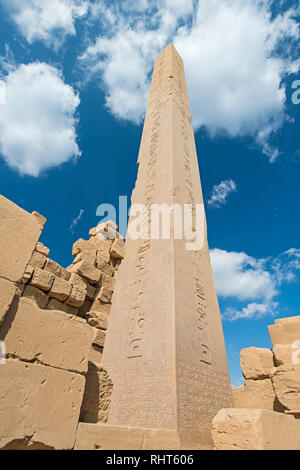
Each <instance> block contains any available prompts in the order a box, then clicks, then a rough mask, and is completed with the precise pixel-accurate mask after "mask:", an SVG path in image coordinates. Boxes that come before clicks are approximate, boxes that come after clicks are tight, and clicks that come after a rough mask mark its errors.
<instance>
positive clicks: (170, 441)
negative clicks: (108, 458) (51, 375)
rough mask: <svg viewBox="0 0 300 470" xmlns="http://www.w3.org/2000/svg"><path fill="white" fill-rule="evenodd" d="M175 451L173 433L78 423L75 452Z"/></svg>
mask: <svg viewBox="0 0 300 470" xmlns="http://www.w3.org/2000/svg"><path fill="white" fill-rule="evenodd" d="M161 449H164V450H177V449H180V440H179V436H178V434H177V433H176V432H175V431H164V430H157V429H143V428H133V427H129V426H128V427H126V426H110V425H109V424H88V423H79V426H78V431H77V437H76V444H75V450H161Z"/></svg>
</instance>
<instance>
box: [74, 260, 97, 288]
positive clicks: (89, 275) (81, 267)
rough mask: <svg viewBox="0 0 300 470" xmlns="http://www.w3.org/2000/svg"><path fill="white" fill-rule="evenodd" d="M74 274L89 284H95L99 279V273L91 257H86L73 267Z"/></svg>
mask: <svg viewBox="0 0 300 470" xmlns="http://www.w3.org/2000/svg"><path fill="white" fill-rule="evenodd" d="M73 272H75V273H76V274H79V275H80V276H83V277H84V278H85V279H87V280H88V281H89V282H90V283H91V284H97V283H98V282H99V281H100V279H101V271H100V270H99V269H97V268H96V266H95V258H94V257H93V256H91V255H86V256H85V258H84V259H83V260H81V261H80V262H79V263H77V264H76V265H75V266H74V270H73Z"/></svg>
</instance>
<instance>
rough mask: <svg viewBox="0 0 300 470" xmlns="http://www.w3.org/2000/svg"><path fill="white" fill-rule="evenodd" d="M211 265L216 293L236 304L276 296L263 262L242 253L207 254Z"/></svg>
mask: <svg viewBox="0 0 300 470" xmlns="http://www.w3.org/2000/svg"><path fill="white" fill-rule="evenodd" d="M210 254H211V262H212V267H213V272H214V280H215V284H216V289H217V292H218V294H219V295H220V296H222V297H235V298H237V299H238V300H241V301H243V300H253V299H265V300H271V299H273V298H274V296H275V295H276V294H277V288H276V282H275V280H274V279H273V278H272V276H271V274H270V273H269V272H268V271H267V270H265V269H264V260H256V259H255V258H253V257H252V256H248V255H247V254H246V253H236V252H228V251H225V250H219V249H217V248H216V249H214V250H211V252H210Z"/></svg>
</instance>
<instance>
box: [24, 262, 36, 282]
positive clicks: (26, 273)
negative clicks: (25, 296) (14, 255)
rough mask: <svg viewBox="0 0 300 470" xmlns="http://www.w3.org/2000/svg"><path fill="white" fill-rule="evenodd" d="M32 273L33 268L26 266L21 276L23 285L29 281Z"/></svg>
mask: <svg viewBox="0 0 300 470" xmlns="http://www.w3.org/2000/svg"><path fill="white" fill-rule="evenodd" d="M33 271H34V267H33V266H30V265H28V266H27V267H26V268H25V271H24V274H23V277H22V282H23V283H24V284H26V283H27V282H28V281H30V279H31V276H32V275H33Z"/></svg>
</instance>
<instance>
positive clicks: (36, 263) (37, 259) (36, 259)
mask: <svg viewBox="0 0 300 470" xmlns="http://www.w3.org/2000/svg"><path fill="white" fill-rule="evenodd" d="M46 261H47V258H46V256H45V255H43V254H42V253H39V252H38V251H34V252H33V254H32V257H31V259H30V261H29V264H30V265H31V266H33V267H34V268H41V269H43V267H44V266H45V264H46Z"/></svg>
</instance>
